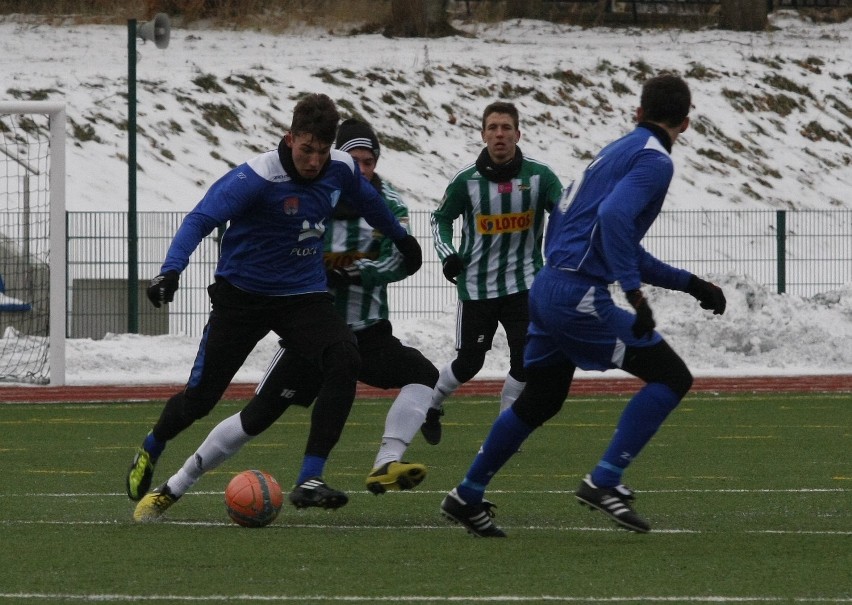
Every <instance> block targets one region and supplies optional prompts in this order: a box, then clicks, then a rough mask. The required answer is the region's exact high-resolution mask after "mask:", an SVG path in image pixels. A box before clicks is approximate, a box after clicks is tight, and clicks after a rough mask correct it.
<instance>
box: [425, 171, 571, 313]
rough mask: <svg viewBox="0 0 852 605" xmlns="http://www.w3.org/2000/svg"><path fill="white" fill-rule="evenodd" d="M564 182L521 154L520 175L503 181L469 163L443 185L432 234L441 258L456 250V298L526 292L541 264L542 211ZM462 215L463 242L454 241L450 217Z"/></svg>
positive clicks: (557, 195) (555, 198)
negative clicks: (461, 265)
mask: <svg viewBox="0 0 852 605" xmlns="http://www.w3.org/2000/svg"><path fill="white" fill-rule="evenodd" d="M561 195H562V183H560V181H559V177H557V176H556V174H555V173H554V172H553V171H552V170H551V169H550V167H549V166H547V165H546V164H544V163H542V162H539V161H537V160H534V159H532V158H528V157H524V158H523V161H522V163H521V170H520V172H519V173H518V175H517V176H516V177H515V178H513V179H512V180H510V181H506V182H504V183H494V182H492V181H489V180H488V179H486V178H485V177H483V176H482V175H481V174H480V173H479V171H478V170H477V168H476V164H475V163H473V164H470V165H469V166H466V167H465V168H462V169H461V170H460V171H459V172H458V173H457V174H456V175H455V176H454V177H453V178H452V180H451V181H450V184H449V185H447V189H446V191H445V192H444V198H443V200H442V201H441V205H440V206H439V207H438V209H437V210H435V211H434V212H433V213H432V238H433V240H434V244H435V250H436V252H437V253H438V258H440V259H441V262H443V261H444V259H445V258H447V256H449V255H451V254H453V253H454V252H457V253H458V255H459V256H460V257H461V259H462V261H463V262H464V269H463V270H462V272H461V274H460V275H459V276H458V280H457V286H456V287H457V289H458V295H459V299H460V300H485V299H490V298H498V297H501V296H507V295H509V294H515V293H517V292H526V291H527V290H529V289H530V287H531V286H532V281H533V277H535V274H536V273H537V272H538V270H539V269H541V267H542V264H543V261H542V254H541V246H542V238H543V234H544V222H545V215H544V213H545V211H547V212H550V210H551V209H552V208H553V207H554V206H555V205H556V204H557V203H559V198H560V196H561ZM459 216H461V217H462V231H461V244H460V246H459V249H458V251H456V249H455V247H454V246H453V235H454V234H453V222H454V221H455V220H456V219H457V218H458V217H459Z"/></svg>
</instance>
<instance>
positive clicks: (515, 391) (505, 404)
mask: <svg viewBox="0 0 852 605" xmlns="http://www.w3.org/2000/svg"><path fill="white" fill-rule="evenodd" d="M526 384H527V383H526V382H518V381H517V380H515V379H514V378H512V376H511V375H509V374H506V382H504V383H503V390H502V391H501V392H500V411H501V412H502V411H503V410H505V409H506V408H510V407H512V404H513V403H515V400H516V399H517V398H518V397H520V395H521V392H522V391H523V390H524V385H526Z"/></svg>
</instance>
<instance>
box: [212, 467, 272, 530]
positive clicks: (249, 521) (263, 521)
mask: <svg viewBox="0 0 852 605" xmlns="http://www.w3.org/2000/svg"><path fill="white" fill-rule="evenodd" d="M283 504H284V494H283V493H282V492H281V486H280V485H278V482H277V481H276V480H275V478H274V477H273V476H272V475H270V474H269V473H266V472H264V471H258V470H248V471H243V472H241V473H238V474H237V475H234V478H233V479H231V482H230V483H228V487H226V488H225V507H226V508H227V510H228V516H229V517H231V520H232V521H233V522H234V523H236V524H238V525H242V526H243V527H263V526H265V525H269V524H270V523H272V522H273V521H274V520H275V517H277V516H278V513H279V511H280V510H281V506H282V505H283Z"/></svg>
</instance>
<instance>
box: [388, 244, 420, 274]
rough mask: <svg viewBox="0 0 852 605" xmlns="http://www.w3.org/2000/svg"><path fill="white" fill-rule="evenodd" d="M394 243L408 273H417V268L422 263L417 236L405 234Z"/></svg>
mask: <svg viewBox="0 0 852 605" xmlns="http://www.w3.org/2000/svg"><path fill="white" fill-rule="evenodd" d="M394 245H395V246H396V249H397V250H399V252H400V254H402V258H403V262H404V263H405V271H406V272H407V273H408V274H409V275H414V274H415V273H417V270H418V269H420V266H421V265H422V264H423V250H421V249H420V244H419V243H418V242H417V238H416V237H414V236H413V235H406V236H405V237H404V238H402V239H401V240H397V241H395V242H394Z"/></svg>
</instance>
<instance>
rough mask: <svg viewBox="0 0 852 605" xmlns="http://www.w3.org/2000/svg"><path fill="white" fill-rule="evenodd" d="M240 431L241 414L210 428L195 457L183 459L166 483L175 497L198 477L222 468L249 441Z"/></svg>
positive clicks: (248, 437) (180, 494)
mask: <svg viewBox="0 0 852 605" xmlns="http://www.w3.org/2000/svg"><path fill="white" fill-rule="evenodd" d="M252 438H253V437H252V436H251V435H249V434H248V433H246V432H245V431H244V430H243V424H242V422H241V421H240V413H239V412H237V413H236V414H234V415H233V416H229V417H228V418H225V419H224V420H223V421H222V422H220V423H219V424H217V425H216V426H215V427H213V430H212V431H210V434H208V435H207V438H206V439H205V440H204V442H203V443H202V444H201V445H200V446H199V447H198V449H197V450H195V453H194V454H193V455H192V456H190V457H189V458H187V459H186V462H184V463H183V467H181V469H180V470H179V471H178V472H177V473H175V474H174V475H172V476H171V477H170V478H169V480H168V481H167V482H166V483H167V485H168V486H169V490H170V491H171V492H172V494H174V495H175V496H178V497H180V496H182V495H184V494H185V493H186V492H187V490H189V488H191V487H192V486H193V485H195V483H196V482H197V481H198V480H199V479H201V475H203V474H204V473H206V472H207V471H209V470H212V469H214V468H216V467H217V466H219V465H220V464H222V463H223V462H224V461H225V460H227V459H228V458H230V457H231V456H233V455H234V454H235V453H237V452H238V451H239V450H240V448H241V447H243V446H244V445H245V444H246V443H248V442H249V441H251V440H252Z"/></svg>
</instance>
